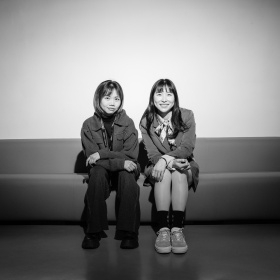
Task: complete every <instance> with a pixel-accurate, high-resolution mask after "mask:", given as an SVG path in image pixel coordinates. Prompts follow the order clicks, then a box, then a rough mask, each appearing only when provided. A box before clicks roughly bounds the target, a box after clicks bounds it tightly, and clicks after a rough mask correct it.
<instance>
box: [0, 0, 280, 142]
mask: <svg viewBox="0 0 280 280" xmlns="http://www.w3.org/2000/svg"><path fill="white" fill-rule="evenodd" d="M279 30H280V1H278V0H263V1H256V0H232V1H231V0H212V1H211V0H193V1H191V0H172V1H171V0H157V1H156V0H153V1H151V0H100V1H97V0H95V1H92V0H80V1H76V0H48V1H46V0H17V1H16V0H0V40H1V45H0V48H1V49H0V61H1V63H0V139H18V138H21V139H25V138H78V137H79V135H80V128H81V125H82V122H83V120H84V119H86V118H87V117H89V116H90V115H92V113H93V108H92V97H93V93H94V91H95V89H96V87H97V85H98V84H99V83H100V82H102V81H104V80H106V79H114V80H117V81H118V82H119V83H120V84H121V85H122V87H123V89H124V94H125V105H124V108H125V109H126V111H127V112H128V114H129V115H130V116H131V117H132V118H133V119H134V121H135V124H136V126H137V127H138V123H139V121H140V117H141V115H142V113H143V111H144V110H145V108H146V106H147V103H148V97H149V92H150V89H151V87H152V85H153V83H154V82H155V81H156V80H157V79H159V78H170V79H171V80H173V82H174V83H175V85H176V86H177V89H178V92H179V96H180V105H181V106H182V107H186V108H189V109H192V110H193V111H194V113H195V117H196V122H197V136H198V137H258V136H260V137H262V136H264V137H265V136H278V137H279V136H280V125H279V119H280V110H279V105H280V75H279V73H280V55H279V50H280V32H279Z"/></svg>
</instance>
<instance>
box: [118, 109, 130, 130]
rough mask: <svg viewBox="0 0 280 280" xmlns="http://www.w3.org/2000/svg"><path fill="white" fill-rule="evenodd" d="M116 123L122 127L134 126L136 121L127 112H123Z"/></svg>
mask: <svg viewBox="0 0 280 280" xmlns="http://www.w3.org/2000/svg"><path fill="white" fill-rule="evenodd" d="M115 123H116V124H119V125H122V126H134V121H133V120H132V119H131V118H130V117H129V116H128V115H127V114H126V112H125V110H122V111H121V113H120V114H119V117H118V119H117V120H116V122H115Z"/></svg>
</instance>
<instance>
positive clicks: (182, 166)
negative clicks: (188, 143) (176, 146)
mask: <svg viewBox="0 0 280 280" xmlns="http://www.w3.org/2000/svg"><path fill="white" fill-rule="evenodd" d="M172 167H173V168H175V169H177V170H178V171H184V170H188V169H190V168H191V166H190V163H189V162H188V161H187V160H186V159H184V158H178V159H174V161H173V165H172Z"/></svg>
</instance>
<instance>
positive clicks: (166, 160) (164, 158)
mask: <svg viewBox="0 0 280 280" xmlns="http://www.w3.org/2000/svg"><path fill="white" fill-rule="evenodd" d="M160 159H163V160H164V161H165V166H166V167H167V165H168V163H167V160H166V159H165V158H164V157H161V158H160Z"/></svg>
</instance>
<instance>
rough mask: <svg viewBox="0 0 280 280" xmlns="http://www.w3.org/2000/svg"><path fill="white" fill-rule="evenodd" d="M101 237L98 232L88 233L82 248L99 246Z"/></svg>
mask: <svg viewBox="0 0 280 280" xmlns="http://www.w3.org/2000/svg"><path fill="white" fill-rule="evenodd" d="M99 240H100V237H99V235H98V234H92V235H86V236H85V237H84V240H83V243H82V248H83V249H96V248H98V247H99V245H100V243H99Z"/></svg>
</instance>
